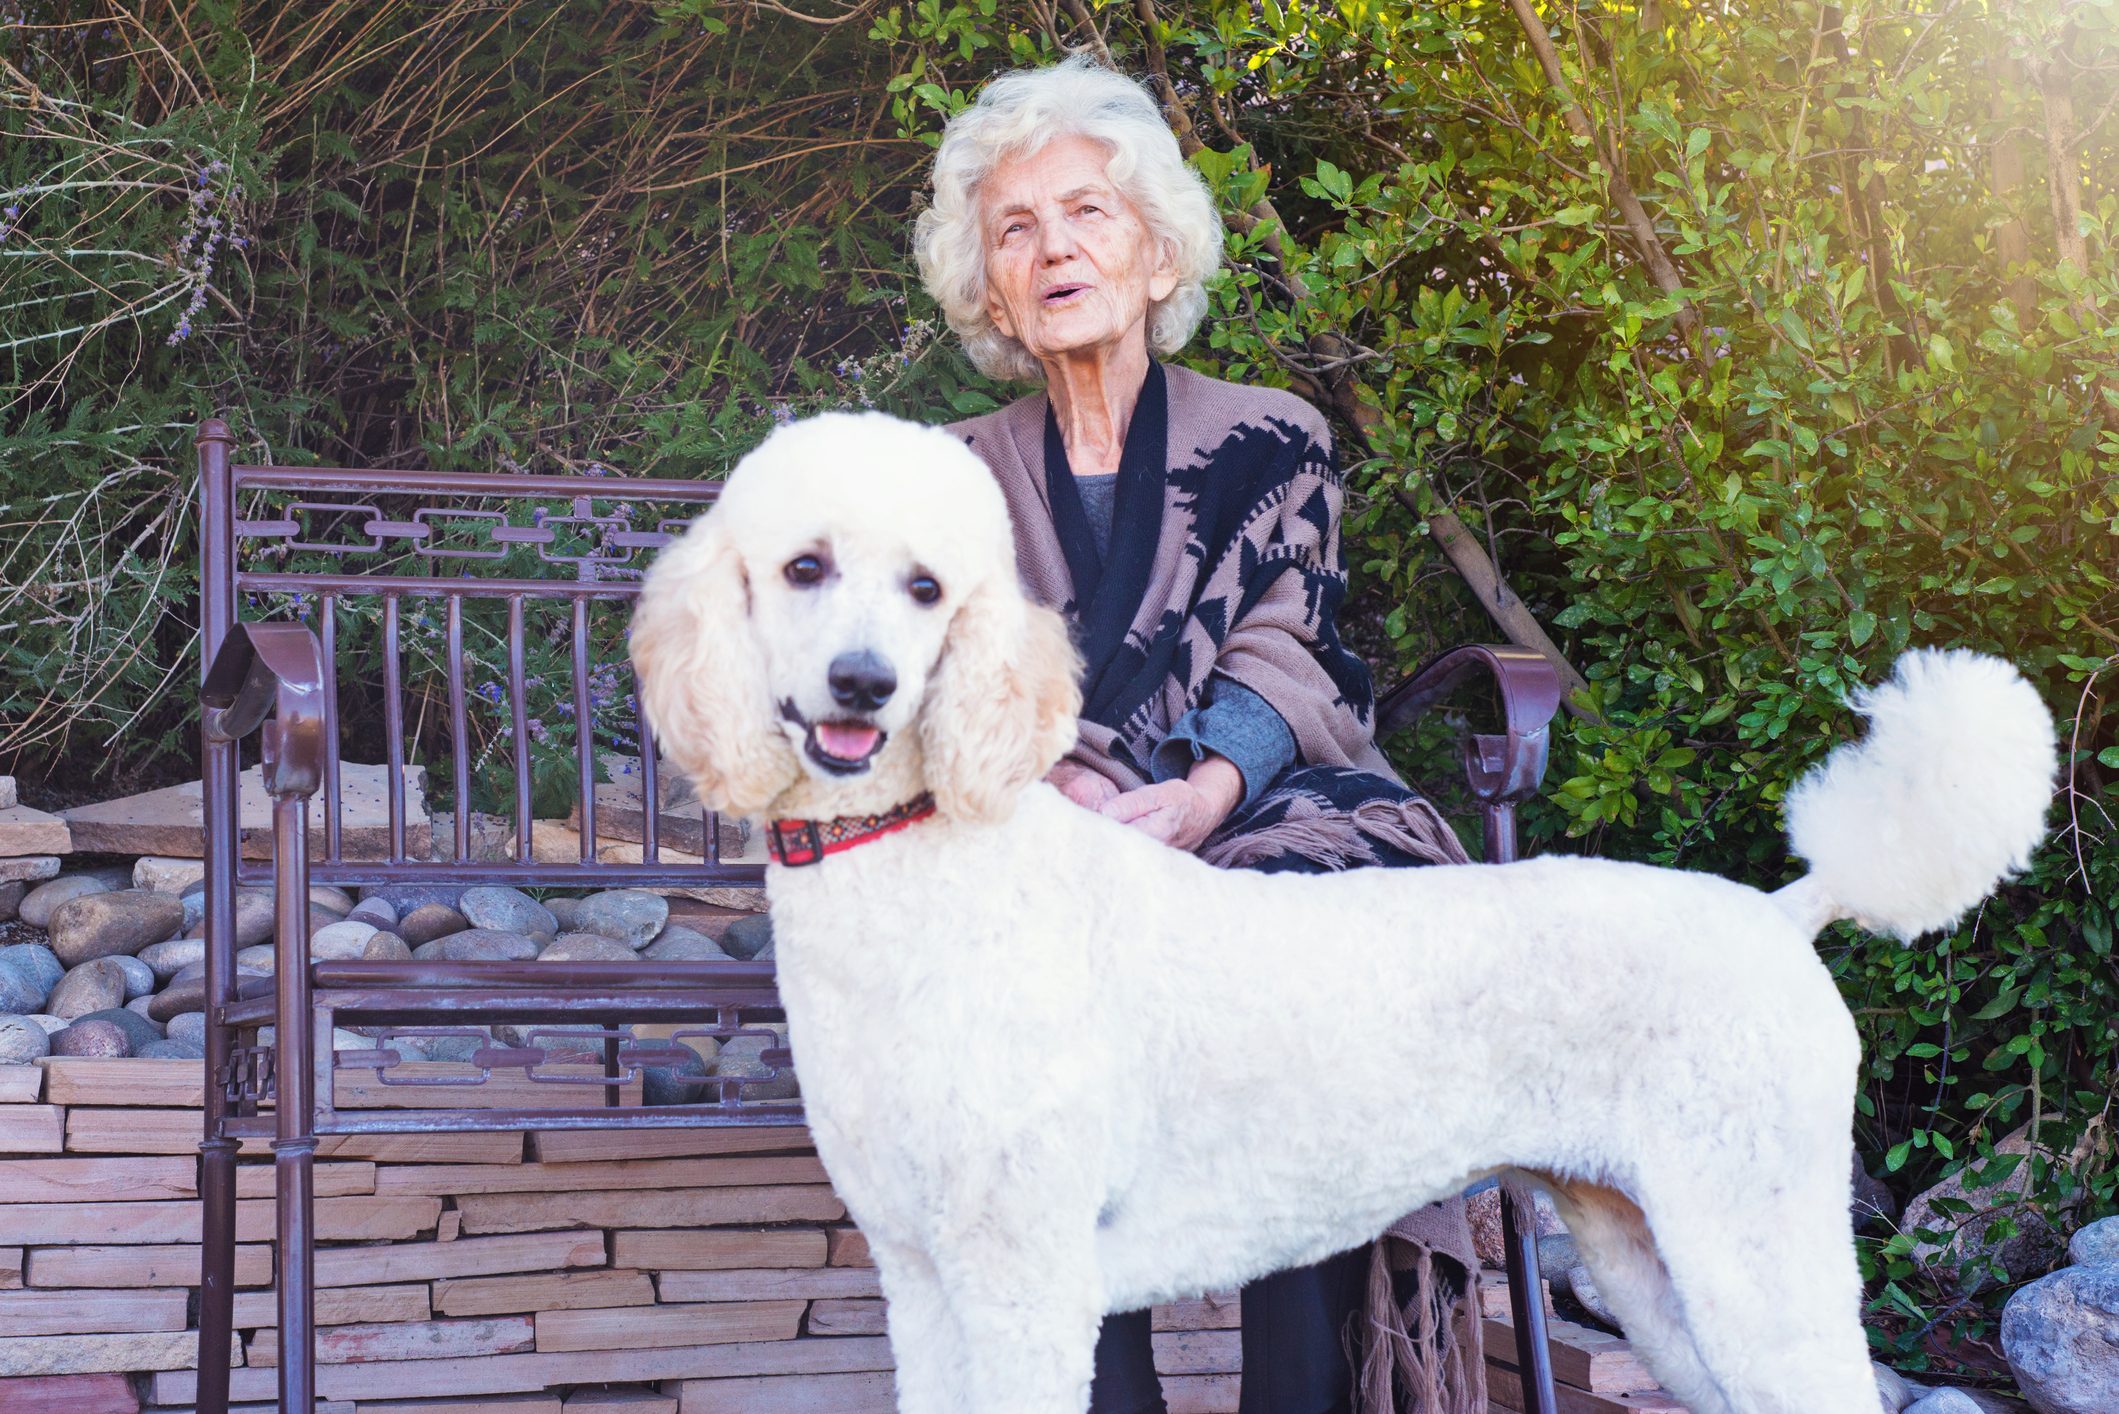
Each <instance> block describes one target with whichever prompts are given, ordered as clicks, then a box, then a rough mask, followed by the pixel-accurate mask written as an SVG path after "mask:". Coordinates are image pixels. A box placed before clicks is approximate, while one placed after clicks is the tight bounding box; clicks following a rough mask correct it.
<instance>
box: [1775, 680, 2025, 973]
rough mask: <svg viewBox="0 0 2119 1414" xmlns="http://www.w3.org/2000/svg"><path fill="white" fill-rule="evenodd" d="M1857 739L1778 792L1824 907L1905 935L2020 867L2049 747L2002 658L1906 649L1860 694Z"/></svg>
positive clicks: (1953, 914) (1957, 909) (1950, 919)
mask: <svg viewBox="0 0 2119 1414" xmlns="http://www.w3.org/2000/svg"><path fill="white" fill-rule="evenodd" d="M1853 706H1854V708H1855V710H1856V711H1858V712H1860V713H1862V714H1863V715H1864V716H1866V717H1867V718H1868V719H1869V735H1868V737H1867V739H1865V740H1863V741H1862V742H1860V743H1858V744H1855V745H1851V746H1842V747H1840V748H1838V749H1837V750H1835V751H1833V752H1832V754H1831V755H1830V756H1828V757H1826V758H1825V760H1824V761H1823V763H1822V764H1820V765H1819V766H1818V767H1817V768H1816V769H1814V770H1812V771H1811V772H1810V774H1808V775H1807V776H1805V777H1803V779H1802V780H1801V781H1799V782H1798V783H1797V784H1796V786H1795V788H1794V789H1793V790H1791V791H1789V792H1788V801H1787V812H1788V839H1789V842H1790V844H1791V845H1792V847H1793V848H1794V850H1795V853H1796V854H1798V855H1800V856H1801V857H1802V858H1803V860H1804V861H1805V862H1807V863H1808V864H1809V866H1810V874H1809V876H1808V879H1807V880H1806V881H1805V882H1806V884H1807V886H1808V888H1809V890H1810V891H1811V892H1812V895H1813V896H1814V897H1816V898H1819V899H1821V900H1823V901H1824V902H1825V903H1827V904H1828V905H1829V906H1830V916H1832V917H1836V918H1852V919H1854V920H1855V921H1857V922H1859V923H1860V924H1861V925H1862V926H1863V927H1864V928H1868V929H1871V930H1872V931H1874V932H1878V933H1890V934H1895V935H1896V936H1898V937H1901V938H1905V939H1908V940H1910V939H1912V938H1915V937H1917V936H1919V935H1920V934H1922V933H1925V932H1927V931H1929V930H1930V929H1934V928H1943V927H1947V926H1948V925H1950V924H1951V923H1954V922H1956V921H1957V919H1958V918H1959V917H1960V916H1962V915H1963V914H1964V912H1965V910H1967V909H1969V908H1971V907H1972V906H1973V905H1974V904H1976V903H1978V902H1979V901H1980V900H1981V899H1983V898H1985V897H1986V896H1987V895H1988V894H1990V893H1992V892H1993V891H1994V886H1995V885H1996V884H1997V883H1999V882H2000V881H2001V880H2002V879H2003V878H2005V877H2006V876H2008V875H2009V874H2012V873H2014V872H2016V871H2018V870H2021V869H2024V868H2027V867H2029V865H2030V862H2031V852H2032V851H2033V850H2034V849H2036V848H2037V847H2038V842H2039V840H2041V839H2043V838H2044V837H2045V812H2046V807H2047V806H2048V805H2049V804H2051V802H2052V798H2053V775H2054V772H2055V771H2056V770H2057V769H2058V766H2059V747H2058V742H2057V740H2056V738H2055V735H2054V731H2053V717H2052V714H2051V713H2050V712H2048V711H2046V707H2045V703H2044V702H2043V701H2042V700H2041V699H2040V698H2039V696H2038V692H2037V690H2036V689H2035V688H2033V687H2032V686H2031V685H2030V684H2029V683H2027V682H2025V681H2024V680H2023V677H2022V675H2020V674H2019V673H2018V672H2017V671H2016V670H2015V669H2014V668H2012V667H2010V666H2009V665H2008V664H2007V663H2004V662H2002V661H2001V660H2000V659H1999V658H1988V657H1984V656H1982V655H1980V654H1978V653H1971V652H1966V651H1964V650H1963V649H1958V650H1955V651H1949V652H1945V651H1942V650H1939V649H1927V650H1922V651H1916V652H1912V653H1908V654H1906V655H1905V656H1904V657H1903V658H1900V659H1899V660H1898V670H1897V672H1896V673H1895V674H1893V676H1892V678H1891V680H1890V681H1889V682H1886V683H1884V684H1883V685H1882V686H1881V687H1877V688H1873V689H1871V690H1869V691H1867V692H1863V693H1860V694H1858V695H1857V696H1856V697H1855V699H1854V703H1853Z"/></svg>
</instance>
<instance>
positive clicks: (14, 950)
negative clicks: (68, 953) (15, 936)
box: [0, 943, 66, 989]
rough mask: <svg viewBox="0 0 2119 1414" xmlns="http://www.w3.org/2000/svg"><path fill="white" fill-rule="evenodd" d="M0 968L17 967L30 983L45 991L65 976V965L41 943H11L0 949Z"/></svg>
mask: <svg viewBox="0 0 2119 1414" xmlns="http://www.w3.org/2000/svg"><path fill="white" fill-rule="evenodd" d="M0 967H19V968H21V969H22V970H23V972H25V973H26V974H27V975H28V976H29V979H30V980H31V981H32V982H35V983H37V984H38V985H39V986H42V987H45V988H47V989H49V988H50V987H52V986H53V985H55V984H56V983H57V982H58V980H59V979H60V978H61V977H64V976H65V975H66V964H65V963H63V962H61V961H59V955H58V954H57V953H55V952H53V951H52V950H51V949H50V948H48V947H46V946H44V944H42V943H13V944H10V945H9V946H7V947H4V948H0Z"/></svg>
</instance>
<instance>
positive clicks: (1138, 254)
mask: <svg viewBox="0 0 2119 1414" xmlns="http://www.w3.org/2000/svg"><path fill="white" fill-rule="evenodd" d="M1110 156H1111V154H1110V149H1108V148H1107V147H1105V146H1104V144H1103V143H1101V142H1098V141H1097V140H1096V139H1094V138H1088V137H1079V136H1074V137H1062V138H1055V139H1054V140H1052V141H1051V142H1049V143H1047V144H1045V146H1043V147H1041V148H1039V149H1038V150H1037V151H1035V152H1033V153H1030V154H1028V155H1026V156H1023V157H1018V158H1015V159H1013V160H1010V161H1007V162H1004V163H1002V164H1001V165H1000V166H998V167H996V168H995V169H994V170H993V172H992V173H991V175H989V176H988V177H987V178H986V180H985V182H984V183H982V184H981V186H980V188H979V209H980V223H981V230H982V233H983V235H984V237H985V250H986V308H987V313H988V314H989V315H990V316H991V317H992V319H993V322H994V325H995V326H996V327H997V328H999V329H1000V331H1001V332H1002V333H1004V334H1007V335H1008V336H1010V337H1011V338H1013V339H1015V340H1017V341H1018V342H1019V343H1021V344H1022V345H1023V347H1024V348H1026V349H1028V350H1029V351H1030V354H1031V356H1032V357H1034V358H1037V359H1039V360H1049V359H1054V358H1058V357H1060V356H1062V355H1065V354H1068V353H1072V352H1077V351H1080V350H1086V349H1094V348H1101V347H1109V346H1113V345H1117V344H1119V343H1122V342H1124V341H1126V340H1129V339H1140V340H1144V339H1145V338H1146V328H1147V317H1148V306H1149V304H1150V303H1151V302H1154V301H1158V300H1162V299H1166V298H1168V297H1169V295H1170V292H1171V291H1172V290H1174V289H1176V288H1177V277H1176V276H1175V275H1174V274H1173V273H1171V271H1170V269H1169V267H1168V265H1167V263H1165V262H1164V261H1163V259H1162V258H1161V254H1160V252H1158V250H1157V249H1156V246H1157V242H1156V241H1155V239H1154V238H1153V236H1152V235H1151V234H1150V232H1149V230H1148V226H1147V223H1146V222H1145V221H1144V220H1142V219H1141V215H1140V212H1139V210H1138V209H1137V208H1136V207H1135V206H1134V205H1133V203H1132V202H1130V201H1128V200H1127V199H1126V197H1125V196H1124V194H1122V193H1121V192H1120V191H1119V189H1118V187H1117V185H1116V184H1115V183H1113V182H1112V180H1111V179H1110V178H1109V177H1108V176H1106V175H1105V174H1104V167H1105V164H1106V163H1108V162H1109V161H1110Z"/></svg>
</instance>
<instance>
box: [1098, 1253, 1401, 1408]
mask: <svg viewBox="0 0 2119 1414" xmlns="http://www.w3.org/2000/svg"><path fill="white" fill-rule="evenodd" d="M1368 1264H1369V1249H1368V1247H1367V1246H1366V1245H1363V1246H1360V1247H1356V1248H1354V1249H1353V1250H1351V1251H1348V1252H1342V1253H1340V1254H1339V1255H1338V1256H1336V1257H1327V1258H1325V1259H1324V1260H1323V1261H1322V1262H1319V1263H1318V1264H1317V1265H1316V1266H1314V1267H1292V1268H1290V1269H1289V1270H1287V1271H1284V1272H1275V1273H1273V1274H1272V1275H1271V1276H1266V1277H1260V1278H1259V1279H1258V1280H1257V1281H1254V1282H1251V1283H1250V1284H1249V1285H1247V1286H1245V1287H1244V1288H1243V1291H1242V1293H1241V1302H1242V1315H1243V1332H1242V1341H1243V1393H1242V1396H1241V1398H1240V1399H1239V1400H1238V1402H1237V1409H1238V1414H1349V1411H1350V1410H1351V1409H1352V1408H1353V1397H1354V1372H1353V1370H1352V1369H1351V1368H1350V1367H1349V1366H1348V1364H1347V1358H1346V1345H1345V1332H1346V1329H1347V1323H1348V1322H1349V1321H1350V1320H1351V1319H1352V1318H1353V1316H1354V1314H1355V1312H1356V1311H1357V1310H1358V1309H1359V1308H1360V1305H1361V1300H1362V1294H1363V1292H1364V1291H1365V1290H1366V1288H1367V1283H1368ZM1165 1409H1166V1406H1165V1405H1164V1404H1163V1393H1162V1384H1161V1382H1160V1381H1158V1380H1157V1379H1156V1377H1155V1351H1154V1347H1153V1346H1152V1345H1151V1343H1150V1340H1149V1330H1148V1313H1147V1312H1146V1311H1127V1312H1124V1313H1122V1314H1120V1313H1114V1314H1112V1315H1109V1316H1106V1317H1104V1324H1103V1329H1102V1330H1100V1331H1099V1332H1098V1333H1097V1337H1096V1382H1095V1383H1094V1384H1093V1385H1091V1386H1090V1390H1089V1414H1165Z"/></svg>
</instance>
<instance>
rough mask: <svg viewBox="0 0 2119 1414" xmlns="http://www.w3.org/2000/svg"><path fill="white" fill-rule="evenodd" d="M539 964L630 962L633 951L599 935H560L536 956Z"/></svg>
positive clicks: (615, 940) (616, 941)
mask: <svg viewBox="0 0 2119 1414" xmlns="http://www.w3.org/2000/svg"><path fill="white" fill-rule="evenodd" d="M537 960H538V961H539V962H632V961H634V960H635V954H634V952H633V950H632V949H631V948H629V947H627V946H626V945H625V944H624V943H621V942H619V941H618V940H617V939H616V938H606V937H605V936H604V935H603V934H601V933H561V934H560V935H559V936H558V937H557V938H556V939H554V940H553V941H552V942H550V943H548V944H546V945H545V950H544V951H543V952H541V953H539V954H537Z"/></svg>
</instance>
